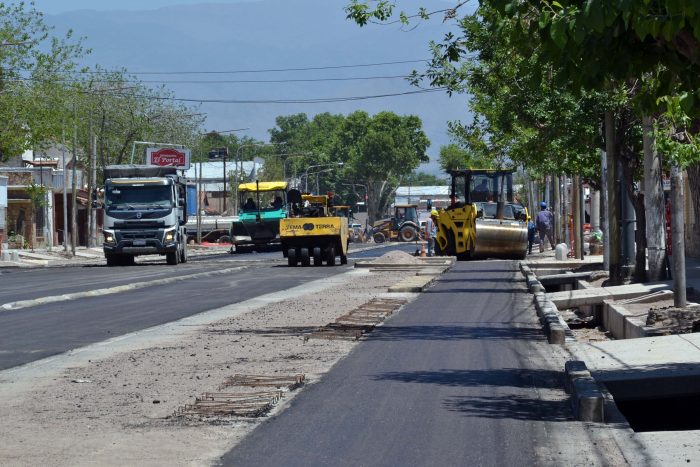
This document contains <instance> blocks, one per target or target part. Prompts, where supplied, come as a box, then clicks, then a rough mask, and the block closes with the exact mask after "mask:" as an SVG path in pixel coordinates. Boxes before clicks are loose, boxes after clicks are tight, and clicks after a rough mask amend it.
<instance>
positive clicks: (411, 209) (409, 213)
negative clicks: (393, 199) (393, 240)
mask: <svg viewBox="0 0 700 467" xmlns="http://www.w3.org/2000/svg"><path fill="white" fill-rule="evenodd" d="M392 220H393V223H394V230H398V229H399V228H400V227H401V226H402V225H403V224H404V223H405V222H406V221H410V222H413V223H415V224H418V206H417V205H415V204H397V205H396V206H394V217H393V219H392Z"/></svg>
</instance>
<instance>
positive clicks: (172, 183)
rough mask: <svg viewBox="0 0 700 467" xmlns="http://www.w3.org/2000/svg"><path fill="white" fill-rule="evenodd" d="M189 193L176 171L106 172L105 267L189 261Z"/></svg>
mask: <svg viewBox="0 0 700 467" xmlns="http://www.w3.org/2000/svg"><path fill="white" fill-rule="evenodd" d="M186 204H187V189H186V182H185V179H184V177H181V176H179V175H178V174H177V169H176V168H175V167H159V166H136V165H129V166H107V167H106V168H105V190H104V229H103V235H104V242H103V251H104V254H105V258H106V259H107V265H108V266H114V265H120V264H121V265H126V264H133V262H134V257H136V256H140V255H164V256H165V257H166V260H167V263H168V264H171V265H176V264H178V263H180V262H183V263H184V262H186V261H187V248H186V243H187V232H186V228H185V224H186V223H187V206H186Z"/></svg>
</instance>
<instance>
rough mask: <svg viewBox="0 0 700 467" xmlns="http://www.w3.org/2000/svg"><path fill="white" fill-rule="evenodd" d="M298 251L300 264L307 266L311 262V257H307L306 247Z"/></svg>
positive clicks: (307, 250)
mask: <svg viewBox="0 0 700 467" xmlns="http://www.w3.org/2000/svg"><path fill="white" fill-rule="evenodd" d="M299 253H300V256H301V265H302V266H308V265H309V264H311V258H310V257H309V249H308V248H302V249H301V251H300V252H299Z"/></svg>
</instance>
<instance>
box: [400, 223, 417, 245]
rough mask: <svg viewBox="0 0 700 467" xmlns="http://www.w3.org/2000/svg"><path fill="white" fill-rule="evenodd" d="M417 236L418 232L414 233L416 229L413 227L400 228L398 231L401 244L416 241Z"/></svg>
mask: <svg viewBox="0 0 700 467" xmlns="http://www.w3.org/2000/svg"><path fill="white" fill-rule="evenodd" d="M417 236H418V232H416V229H414V228H413V227H408V226H406V227H402V228H401V230H399V238H400V239H401V241H402V242H412V241H414V240H415V239H416V237H417Z"/></svg>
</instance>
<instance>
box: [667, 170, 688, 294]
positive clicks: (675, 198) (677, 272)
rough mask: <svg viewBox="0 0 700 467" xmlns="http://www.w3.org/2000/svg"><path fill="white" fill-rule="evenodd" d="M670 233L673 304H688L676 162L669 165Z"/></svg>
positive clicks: (680, 184) (680, 178)
mask: <svg viewBox="0 0 700 467" xmlns="http://www.w3.org/2000/svg"><path fill="white" fill-rule="evenodd" d="M671 199H672V209H673V213H672V214H671V235H672V242H673V248H672V251H673V306H675V307H676V308H684V307H685V306H686V305H687V304H688V300H687V296H686V290H685V286H686V280H685V279H686V277H685V214H684V212H683V208H684V207H685V206H684V203H683V200H684V196H683V172H682V171H681V168H680V167H678V165H677V164H675V163H674V164H673V165H672V166H671Z"/></svg>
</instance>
